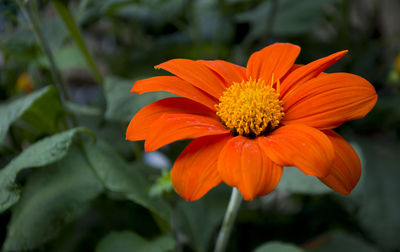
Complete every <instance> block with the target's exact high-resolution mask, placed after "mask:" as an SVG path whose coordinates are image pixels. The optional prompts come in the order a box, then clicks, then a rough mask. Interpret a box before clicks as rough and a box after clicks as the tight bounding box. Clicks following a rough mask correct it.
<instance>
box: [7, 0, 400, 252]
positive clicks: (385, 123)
mask: <svg viewBox="0 0 400 252" xmlns="http://www.w3.org/2000/svg"><path fill="white" fill-rule="evenodd" d="M17 2H20V3H22V5H23V6H25V7H26V8H27V10H28V11H30V12H29V13H31V14H33V17H36V18H37V20H36V21H38V22H39V23H38V26H39V28H40V30H41V32H42V33H43V36H44V38H45V39H46V41H47V43H48V45H49V48H50V50H51V52H52V54H53V55H54V58H55V63H56V65H57V67H58V69H59V70H60V71H61V75H62V81H63V82H64V85H66V87H67V90H68V92H67V93H66V94H63V91H62V90H58V89H57V88H56V87H55V86H54V84H55V82H56V80H54V79H53V76H52V71H53V70H54V69H52V65H51V61H49V58H48V54H46V53H45V51H44V50H43V44H42V43H40V42H39V41H38V40H37V37H36V35H37V34H36V35H35V33H34V32H33V31H32V29H31V28H32V25H33V23H31V22H30V21H31V20H30V19H29V15H26V14H27V13H26V12H24V11H23V9H21V8H20V7H21V6H19V5H18V4H17ZM399 11H400V2H399V1H397V0H378V1H375V0H351V1H344V0H324V1H311V0H303V1H298V0H265V1H262V0H254V1H245V0H198V1H194V0H104V1H93V0H81V1H78V0H69V1H67V0H63V1H61V0H57V1H56V0H51V1H39V0H30V1H12V0H3V1H1V2H0V141H1V142H0V153H1V156H0V167H1V170H0V189H1V191H0V212H1V215H0V225H2V227H3V228H2V229H1V231H0V240H1V243H2V244H3V245H2V248H3V250H4V251H22V250H40V251H113V252H114V251H210V250H211V249H212V247H213V244H214V243H215V239H216V238H215V237H216V234H217V230H218V227H219V225H220V224H221V221H222V217H223V214H224V211H225V207H226V205H227V203H228V198H229V188H228V187H227V186H225V185H221V186H219V187H217V188H216V189H213V190H212V191H211V192H210V193H208V194H207V195H206V196H205V197H203V198H202V199H200V200H199V201H197V202H184V201H183V200H182V199H180V198H179V197H178V196H177V195H176V194H175V192H174V191H173V190H171V184H170V177H169V176H168V172H167V171H166V170H160V168H157V167H156V166H157V165H156V164H157V162H159V163H160V162H161V163H163V162H164V161H165V160H164V161H162V160H163V158H164V159H166V160H167V161H168V162H164V163H165V164H164V166H163V165H160V167H165V166H170V164H171V163H173V161H174V160H175V158H176V157H177V156H178V155H179V153H180V152H181V151H182V150H183V148H184V146H185V145H186V144H187V141H183V142H179V143H174V144H171V145H169V146H167V147H165V148H162V149H161V150H160V151H158V152H157V153H156V154H157V155H159V156H160V158H161V157H162V158H161V159H160V160H158V161H157V160H153V161H152V162H149V160H148V156H146V154H145V153H144V151H143V143H142V142H127V141H126V140H125V130H126V127H127V124H128V122H129V120H130V119H131V117H132V116H133V115H134V114H135V113H136V112H137V111H138V110H139V109H141V108H142V107H144V106H145V105H147V104H149V103H151V102H153V101H155V100H158V99H160V98H164V97H168V96H171V95H170V94H166V93H163V92H155V93H150V94H145V95H137V94H132V93H130V92H129V91H130V88H131V87H132V85H133V83H134V81H135V80H138V79H143V78H147V77H150V76H155V75H163V74H165V73H164V72H162V71H155V70H154V69H153V66H154V65H157V64H159V63H161V62H163V61H165V60H168V59H171V58H191V59H224V60H228V61H231V62H234V63H237V64H241V65H244V64H245V63H246V61H247V59H248V57H249V56H250V54H251V53H252V52H254V51H256V50H258V49H261V48H263V47H265V46H266V45H268V44H271V43H273V42H277V41H280V42H286V41H287V42H291V43H294V44H298V45H300V46H301V47H302V53H301V54H300V57H299V59H298V63H300V64H303V63H307V62H310V61H313V60H315V59H318V58H320V57H323V56H326V55H328V54H331V53H333V52H336V51H339V50H343V49H348V50H349V54H348V55H347V56H346V57H344V58H343V59H342V60H341V61H340V62H338V63H336V64H335V65H334V66H332V67H331V68H330V69H329V71H332V72H333V71H345V72H351V73H354V74H358V75H361V76H363V77H364V78H366V79H368V80H369V81H370V82H371V83H372V84H373V85H374V86H375V88H376V89H377V92H378V96H379V98H378V103H377V105H376V107H375V108H374V110H373V111H372V112H371V113H370V114H369V115H368V116H367V117H366V118H364V119H362V120H358V121H354V122H349V123H346V124H345V125H343V126H341V127H340V128H339V129H338V131H339V132H340V133H341V134H342V135H343V136H345V138H346V139H348V140H349V141H350V142H351V143H352V144H353V146H354V147H355V148H356V150H357V152H358V153H359V155H360V157H361V159H362V163H363V174H362V178H361V181H360V183H359V185H358V186H357V187H356V189H355V190H354V191H353V193H352V194H351V195H350V196H349V197H344V196H340V195H338V194H336V193H334V192H332V191H331V190H330V189H327V188H326V187H324V186H323V185H321V184H320V182H319V181H318V180H317V179H314V178H310V177H307V176H305V175H303V174H301V173H300V172H298V171H297V170H296V169H294V168H291V167H288V168H286V169H285V172H284V176H283V179H282V181H281V183H280V184H279V186H278V188H277V189H276V190H275V191H274V192H273V193H271V194H270V195H268V196H266V197H262V198H257V199H255V200H254V201H252V202H245V203H244V204H243V205H242V208H241V211H240V212H239V216H238V219H237V222H236V225H235V228H234V230H233V234H232V237H231V240H230V243H229V246H228V251H257V252H261V251H342V252H346V251H400V250H399V249H400V240H399V239H398V238H397V237H398V235H399V233H400V217H399V216H400V215H399V214H398V212H399V209H400V199H399V194H400V184H399V181H400V172H399V169H398V164H399V163H400V153H399V151H400V144H399V139H400V109H399V108H400V96H399V91H400V72H399V70H400V66H399V65H396V64H400V61H399V60H398V61H397V63H396V57H398V55H400V26H399V25H398V24H400V16H399V15H398V13H399ZM24 73H27V74H28V75H29V76H30V79H31V80H32V83H30V85H32V87H33V89H34V91H33V92H32V93H25V92H24V91H23V90H24V89H20V88H17V87H16V83H17V79H18V77H19V76H21V75H22V74H24ZM152 158H153V159H156V156H154V157H152ZM156 161H157V162H156ZM32 168H35V169H32Z"/></svg>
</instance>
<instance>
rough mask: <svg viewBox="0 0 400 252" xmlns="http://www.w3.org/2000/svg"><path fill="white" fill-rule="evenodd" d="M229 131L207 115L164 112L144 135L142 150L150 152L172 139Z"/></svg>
mask: <svg viewBox="0 0 400 252" xmlns="http://www.w3.org/2000/svg"><path fill="white" fill-rule="evenodd" d="M229 132H230V131H229V130H227V129H226V128H225V127H224V126H223V125H222V124H221V122H220V121H218V120H217V119H215V118H212V117H209V116H204V115H196V114H187V113H186V114H185V113H177V114H173V113H164V114H163V115H162V116H161V117H160V118H159V119H158V120H157V121H155V122H154V123H153V124H152V125H151V128H150V130H149V132H148V133H147V135H146V141H145V143H144V150H145V151H147V152H151V151H155V150H157V149H158V148H160V147H162V146H164V145H166V144H169V143H172V142H174V141H178V140H183V139H194V138H198V137H202V136H209V135H221V134H226V133H229Z"/></svg>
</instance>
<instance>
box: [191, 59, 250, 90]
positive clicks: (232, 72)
mask: <svg viewBox="0 0 400 252" xmlns="http://www.w3.org/2000/svg"><path fill="white" fill-rule="evenodd" d="M198 62H200V63H202V64H204V65H205V66H207V67H208V68H210V69H211V70H213V71H214V72H216V73H218V74H219V75H220V76H221V77H222V78H223V79H224V80H225V85H226V86H227V87H229V86H230V85H232V83H234V82H238V83H240V82H242V81H243V80H247V76H246V68H244V67H242V66H238V65H235V64H232V63H229V62H226V61H223V60H198Z"/></svg>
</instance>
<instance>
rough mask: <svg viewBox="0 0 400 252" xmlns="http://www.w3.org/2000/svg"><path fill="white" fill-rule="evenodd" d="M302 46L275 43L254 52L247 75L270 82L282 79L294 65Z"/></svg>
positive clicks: (248, 64) (248, 65)
mask: <svg viewBox="0 0 400 252" xmlns="http://www.w3.org/2000/svg"><path fill="white" fill-rule="evenodd" d="M299 53H300V47H299V46H297V45H293V44H289V43H275V44H273V45H270V46H267V47H265V48H264V49H262V50H260V51H258V52H256V53H253V54H252V55H251V56H250V59H249V61H248V63H247V77H248V78H253V79H263V80H264V81H265V82H266V83H269V81H270V79H271V78H272V75H273V76H274V80H278V79H281V78H282V77H283V76H284V75H285V74H286V73H287V72H288V71H289V69H290V68H291V67H292V66H293V64H294V62H295V61H296V58H297V56H298V55H299Z"/></svg>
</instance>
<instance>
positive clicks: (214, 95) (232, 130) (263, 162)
mask: <svg viewBox="0 0 400 252" xmlns="http://www.w3.org/2000/svg"><path fill="white" fill-rule="evenodd" d="M299 53H300V47H299V46H296V45H293V44H288V43H276V44H273V45H270V46H267V47H265V48H264V49H262V50H260V51H258V52H256V53H254V54H252V55H251V57H250V59H249V61H248V63H247V67H246V68H244V67H241V66H238V65H235V64H231V63H228V62H225V61H222V60H215V61H206V60H198V61H193V60H187V59H173V60H169V61H167V62H164V63H162V64H160V65H158V66H156V68H157V69H158V68H161V69H164V70H166V71H168V72H170V73H172V74H174V75H175V76H158V77H153V78H149V79H145V80H140V81H137V82H136V83H135V84H134V86H133V88H132V92H135V93H138V94H142V93H145V92H151V91H168V92H170V93H173V94H176V95H178V96H181V97H172V98H166V99H162V100H159V101H157V102H154V103H152V104H150V105H148V106H146V107H144V108H143V109H142V110H140V111H139V112H138V113H137V114H136V115H135V116H134V117H133V119H132V120H131V122H130V124H129V126H128V129H127V132H126V138H127V139H128V140H131V141H137V140H145V150H146V151H154V150H157V149H158V148H160V147H162V146H164V145H166V144H169V143H171V142H174V141H177V140H182V139H195V140H193V141H192V142H191V143H190V144H189V145H188V146H187V147H186V149H185V150H184V151H183V152H182V153H181V154H180V156H179V157H178V158H177V160H176V161H175V164H174V166H173V168H172V171H171V179H172V185H173V186H174V188H175V190H176V192H177V193H178V194H179V195H180V196H182V197H183V198H184V199H186V200H191V201H193V200H197V199H199V198H201V197H202V196H203V195H204V194H206V193H207V192H208V191H209V190H210V189H212V188H213V187H215V186H217V185H219V184H220V183H221V182H225V183H226V184H228V185H230V186H232V187H237V188H238V189H239V191H240V192H241V194H242V196H243V198H244V199H245V200H251V199H253V198H255V197H256V196H263V195H266V194H268V193H270V192H271V191H272V190H273V189H274V188H275V187H276V186H277V185H278V183H279V181H280V179H281V176H282V171H283V166H295V167H297V168H298V169H300V170H301V171H302V172H304V173H305V174H306V175H311V176H316V177H317V178H318V179H320V180H321V181H322V182H323V183H324V184H326V185H327V186H329V187H331V188H332V189H333V190H335V191H336V192H338V193H341V194H349V193H350V191H351V190H352V189H353V188H354V187H355V185H356V184H357V182H358V180H359V178H360V174H361V164H360V160H359V158H358V156H357V154H356V152H355V151H354V150H353V148H352V147H351V146H350V144H349V143H347V142H346V141H345V140H344V139H343V138H342V137H341V136H339V135H338V134H336V133H335V132H334V131H332V129H333V128H335V127H337V126H339V125H341V124H342V123H343V122H346V121H349V120H354V119H358V118H362V117H364V116H365V115H366V114H367V113H368V112H369V111H370V110H371V109H372V108H373V107H374V105H375V103H376V101H377V94H376V92H375V89H374V87H373V86H372V85H371V84H370V83H369V82H368V81H366V80H365V79H363V78H361V77H359V76H357V75H353V74H349V73H329V74H327V73H323V72H322V71H324V70H325V69H327V68H328V67H329V66H331V65H332V64H333V63H335V62H336V61H337V60H339V59H340V58H342V57H343V56H344V55H345V54H346V53H347V51H341V52H337V53H334V54H332V55H329V56H327V57H325V58H322V59H319V60H316V61H314V62H311V63H309V64H307V65H295V64H294V62H295V60H296V58H297V56H298V55H299Z"/></svg>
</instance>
